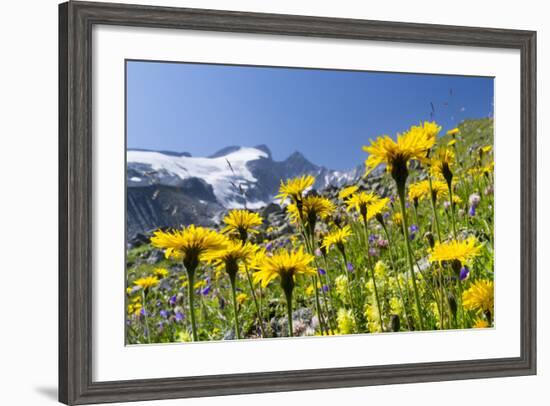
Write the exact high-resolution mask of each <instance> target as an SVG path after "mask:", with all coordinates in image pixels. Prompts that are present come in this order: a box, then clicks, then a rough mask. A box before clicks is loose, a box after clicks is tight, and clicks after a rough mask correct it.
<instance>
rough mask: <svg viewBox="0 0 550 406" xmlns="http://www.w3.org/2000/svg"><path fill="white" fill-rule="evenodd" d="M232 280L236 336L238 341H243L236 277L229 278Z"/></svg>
mask: <svg viewBox="0 0 550 406" xmlns="http://www.w3.org/2000/svg"><path fill="white" fill-rule="evenodd" d="M229 278H230V280H231V295H232V298H233V317H234V322H235V335H236V336H237V340H240V339H241V329H240V327H239V313H238V310H237V293H236V287H235V276H233V277H231V276H230V277H229Z"/></svg>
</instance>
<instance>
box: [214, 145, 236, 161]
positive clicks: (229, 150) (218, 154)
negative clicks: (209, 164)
mask: <svg viewBox="0 0 550 406" xmlns="http://www.w3.org/2000/svg"><path fill="white" fill-rule="evenodd" d="M239 149H241V147H239V146H238V145H229V146H227V147H224V148H222V149H220V150H218V151H217V152H215V153H213V154H212V155H209V156H208V158H220V157H222V156H226V155H229V154H231V153H232V152H235V151H238V150H239Z"/></svg>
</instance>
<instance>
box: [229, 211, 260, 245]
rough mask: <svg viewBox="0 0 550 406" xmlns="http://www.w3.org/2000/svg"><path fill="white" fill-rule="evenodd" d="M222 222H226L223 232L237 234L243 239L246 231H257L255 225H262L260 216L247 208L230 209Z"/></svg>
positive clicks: (255, 232)
mask: <svg viewBox="0 0 550 406" xmlns="http://www.w3.org/2000/svg"><path fill="white" fill-rule="evenodd" d="M223 222H224V223H225V224H226V226H225V228H224V229H223V230H222V232H223V233H231V234H237V235H238V236H239V237H240V238H241V240H243V241H244V240H246V238H247V235H248V233H254V234H257V233H258V230H256V227H259V226H261V225H262V217H261V216H260V215H259V214H258V213H254V212H250V211H248V210H231V211H230V212H229V213H228V214H227V216H225V217H224V219H223Z"/></svg>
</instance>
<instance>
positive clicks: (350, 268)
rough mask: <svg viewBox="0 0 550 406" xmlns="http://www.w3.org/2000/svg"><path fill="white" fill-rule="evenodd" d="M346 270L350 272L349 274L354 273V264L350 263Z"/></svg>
mask: <svg viewBox="0 0 550 406" xmlns="http://www.w3.org/2000/svg"><path fill="white" fill-rule="evenodd" d="M346 269H347V270H348V272H353V270H354V268H353V264H352V263H351V262H348V264H347V265H346Z"/></svg>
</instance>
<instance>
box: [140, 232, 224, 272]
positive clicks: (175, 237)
mask: <svg viewBox="0 0 550 406" xmlns="http://www.w3.org/2000/svg"><path fill="white" fill-rule="evenodd" d="M151 243H152V244H153V246H154V247H156V248H164V249H165V256H166V258H176V259H180V258H181V259H183V264H184V265H185V267H186V269H187V270H188V271H191V272H192V271H194V270H195V269H196V268H197V266H198V264H199V261H200V260H201V256H202V255H203V254H205V253H207V252H210V251H216V250H220V249H223V248H224V247H225V245H226V244H227V238H226V237H225V236H223V235H222V234H219V233H217V232H215V231H213V230H210V229H207V228H204V227H197V226H195V225H193V224H192V225H190V226H188V227H184V228H182V229H181V230H173V231H162V230H158V231H155V233H154V235H153V237H151Z"/></svg>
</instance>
